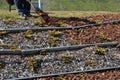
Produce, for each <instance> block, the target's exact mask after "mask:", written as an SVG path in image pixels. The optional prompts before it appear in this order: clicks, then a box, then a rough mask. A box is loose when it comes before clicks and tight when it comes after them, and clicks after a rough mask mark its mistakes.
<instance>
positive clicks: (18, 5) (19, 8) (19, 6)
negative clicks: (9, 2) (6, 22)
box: [14, 0, 24, 16]
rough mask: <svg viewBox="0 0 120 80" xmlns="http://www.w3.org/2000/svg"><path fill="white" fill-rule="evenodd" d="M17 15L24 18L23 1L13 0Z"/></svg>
mask: <svg viewBox="0 0 120 80" xmlns="http://www.w3.org/2000/svg"><path fill="white" fill-rule="evenodd" d="M14 3H15V6H16V9H17V11H18V15H20V16H24V7H23V0H14Z"/></svg>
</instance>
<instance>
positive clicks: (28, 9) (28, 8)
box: [24, 0, 31, 16]
mask: <svg viewBox="0 0 120 80" xmlns="http://www.w3.org/2000/svg"><path fill="white" fill-rule="evenodd" d="M30 9H31V5H30V3H29V2H28V1H26V0H24V11H25V15H26V16H31V14H30Z"/></svg>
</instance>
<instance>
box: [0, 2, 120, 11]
mask: <svg viewBox="0 0 120 80" xmlns="http://www.w3.org/2000/svg"><path fill="white" fill-rule="evenodd" d="M32 1H35V2H37V1H38V0H32ZM42 1H43V10H45V11H113V12H120V1H119V0H42ZM12 8H13V9H15V7H12ZM0 9H8V5H7V3H6V2H5V0H0Z"/></svg>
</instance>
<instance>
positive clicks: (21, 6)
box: [14, 0, 32, 18]
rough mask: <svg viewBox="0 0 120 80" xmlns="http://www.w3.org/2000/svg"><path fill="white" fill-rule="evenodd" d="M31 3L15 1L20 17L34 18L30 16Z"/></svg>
mask: <svg viewBox="0 0 120 80" xmlns="http://www.w3.org/2000/svg"><path fill="white" fill-rule="evenodd" d="M29 1H30V0H14V3H15V6H16V9H17V11H18V15H19V16H20V17H22V18H25V17H31V16H32V15H31V14H30V9H31V5H30V3H29Z"/></svg>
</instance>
